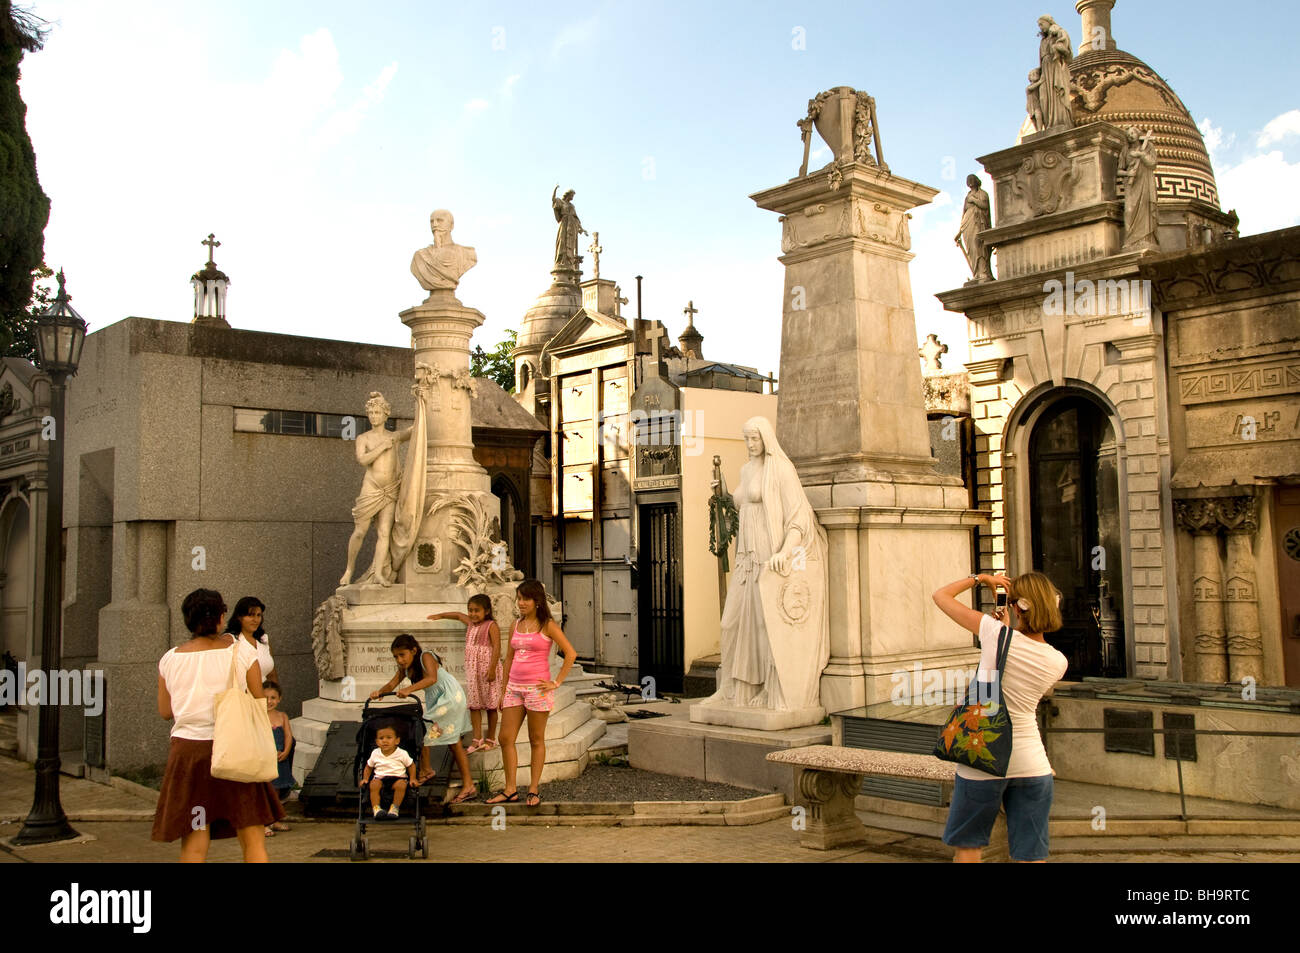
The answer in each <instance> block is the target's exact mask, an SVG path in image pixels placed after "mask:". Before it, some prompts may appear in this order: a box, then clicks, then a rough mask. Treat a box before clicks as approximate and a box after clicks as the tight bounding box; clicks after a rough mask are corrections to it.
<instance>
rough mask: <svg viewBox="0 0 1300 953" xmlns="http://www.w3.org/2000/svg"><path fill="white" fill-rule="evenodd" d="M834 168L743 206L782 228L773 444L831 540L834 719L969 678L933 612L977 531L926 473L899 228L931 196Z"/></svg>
mask: <svg viewBox="0 0 1300 953" xmlns="http://www.w3.org/2000/svg"><path fill="white" fill-rule="evenodd" d="M836 92H837V94H838V95H839V98H838V99H835V100H834V101H836V102H839V101H841V100H843V99H844V96H843V90H842V89H841V90H837V91H836ZM849 92H853V91H849ZM823 118H826V117H825V115H824V114H823ZM832 119H834V117H832ZM844 121H845V119H844V115H843V114H840V116H839V119H838V122H840V123H841V124H842V123H843V122H844ZM831 125H832V127H834V125H835V123H834V121H832V123H831ZM859 125H861V124H859ZM846 128H848V127H844V126H842V125H841V126H839V127H838V129H839V132H841V133H843V132H844V131H845V129H846ZM818 130H819V131H820V132H822V133H823V136H825V135H826V130H824V129H822V126H821V125H819V126H818ZM832 132H834V128H833V129H832ZM832 140H834V142H833V143H832V145H833V147H834V148H836V149H837V150H839V148H840V147H839V146H838V145H836V144H835V143H838V142H839V140H838V139H836V138H835V136H834V135H831V136H830V138H828V139H827V141H828V142H832ZM837 159H838V161H837V162H836V163H834V164H833V165H832V166H830V167H828V169H829V171H827V170H822V171H819V172H813V173H811V174H808V175H803V176H800V177H798V178H795V179H792V180H790V181H789V182H786V183H785V184H783V185H779V186H777V187H775V188H771V189H767V190H765V191H763V192H758V193H755V194H754V195H752V196H750V198H752V199H753V200H754V202H755V203H756V204H757V205H758V206H759V208H764V209H769V210H771V211H773V212H776V213H778V214H779V215H780V216H781V219H780V222H781V227H782V237H781V251H782V253H783V254H782V255H781V257H780V261H781V263H782V264H783V265H784V266H785V297H784V302H783V305H782V322H781V370H780V380H781V401H780V403H779V405H778V408H777V420H776V430H777V438H778V440H779V441H780V443H781V446H782V448H783V449H784V450H785V451H786V453H787V454H788V455H789V457H790V460H791V461H792V462H793V463H794V465H795V468H796V469H797V471H798V473H799V479H800V482H801V483H802V484H803V486H804V489H805V491H806V493H807V495H808V501H809V502H810V503H811V504H812V506H813V509H814V510H815V512H816V513H817V518H818V520H819V521H820V522H821V523H822V525H823V526H824V527H825V528H826V529H827V536H828V544H829V550H828V556H827V575H828V584H829V588H828V594H829V599H830V605H829V612H830V640H831V655H830V660H829V662H828V664H827V666H826V668H825V669H824V670H823V675H822V679H821V701H822V704H823V706H824V707H825V708H826V709H827V710H828V711H830V712H835V711H843V710H846V709H849V708H856V707H859V706H862V705H869V704H873V703H875V702H879V701H883V700H887V699H889V698H890V695H891V688H892V686H893V684H894V681H893V679H892V675H893V673H894V672H895V671H898V670H903V671H911V670H913V669H914V667H915V666H918V665H919V666H921V667H923V668H924V669H948V668H961V669H966V668H969V667H970V665H972V664H973V663H974V660H975V657H976V655H977V653H976V652H975V651H973V650H972V648H971V637H970V633H969V632H963V631H962V630H961V628H960V627H958V626H955V625H953V624H952V622H951V621H949V620H948V619H947V618H946V617H944V616H943V615H942V614H941V613H940V612H939V611H938V609H937V608H936V607H935V606H934V604H933V602H932V601H931V598H930V596H931V594H932V593H933V592H934V591H935V590H936V589H937V588H939V587H940V586H942V585H944V584H945V583H948V582H951V581H952V580H954V579H957V578H960V577H962V576H964V575H967V574H968V573H970V571H971V532H972V530H973V529H974V527H975V526H977V525H979V524H981V523H982V522H984V521H985V520H986V515H985V514H983V513H980V512H978V511H974V510H971V509H970V508H969V494H968V491H967V490H966V488H965V487H964V486H962V485H961V479H960V477H957V476H948V475H945V474H943V473H941V472H939V470H938V469H937V468H936V466H935V460H934V457H933V456H932V455H931V452H930V431H929V424H928V422H927V419H926V411H925V399H924V395H923V389H922V383H921V368H920V365H919V363H918V362H917V359H916V339H917V335H916V319H915V316H914V314H913V310H912V286H911V279H910V278H909V276H908V262H910V261H911V260H912V257H913V256H912V252H911V236H910V233H909V229H908V224H907V218H908V211H909V210H910V209H914V208H916V207H917V206H920V205H924V204H926V203H927V202H929V201H930V200H931V199H932V198H934V196H935V195H936V194H937V190H935V189H932V188H930V187H929V186H926V185H922V184H921V183H919V182H913V181H911V180H910V179H905V178H902V177H901V176H898V175H892V174H890V173H889V172H887V171H885V170H884V169H882V168H881V167H880V166H879V165H877V164H876V163H874V162H870V161H866V158H865V156H864V155H858V156H857V157H856V159H855V156H854V154H852V153H851V154H848V155H844V154H839V155H838V156H837Z"/></svg>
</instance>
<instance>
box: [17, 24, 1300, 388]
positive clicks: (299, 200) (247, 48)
mask: <svg viewBox="0 0 1300 953" xmlns="http://www.w3.org/2000/svg"><path fill="white" fill-rule="evenodd" d="M34 8H35V11H36V12H37V13H38V14H40V15H42V16H44V17H46V18H47V19H50V20H52V21H54V28H53V31H52V33H51V35H50V37H49V40H48V42H47V45H46V48H45V50H43V51H41V52H39V53H35V54H29V55H28V56H27V58H26V59H25V60H24V62H23V83H22V88H23V96H24V99H25V101H26V102H27V105H28V129H29V132H30V133H31V136H32V140H33V143H34V145H35V148H36V154H37V162H38V168H39V172H40V175H41V181H42V185H43V186H44V188H45V190H46V192H47V193H48V194H49V195H50V197H51V200H52V203H53V210H52V214H51V218H50V225H49V227H48V229H47V231H46V257H47V261H48V262H49V263H50V264H51V265H52V266H53V267H55V268H56V269H57V268H58V267H59V266H62V267H64V268H65V269H66V271H67V275H68V288H69V291H70V292H71V293H72V295H73V297H74V304H75V306H76V307H77V308H78V310H79V311H80V312H81V314H82V315H83V316H84V317H86V319H87V320H88V321H89V322H90V323H91V326H92V330H93V329H94V328H96V327H102V326H103V325H105V324H107V323H110V322H112V321H116V320H119V319H121V318H124V317H126V316H128V315H141V316H146V317H154V318H164V319H168V320H177V321H183V320H188V319H189V318H190V316H191V313H192V297H191V291H190V286H189V281H188V279H189V276H190V275H191V274H192V273H193V272H194V271H195V270H196V269H197V268H198V267H199V266H200V265H201V264H202V262H203V261H204V260H205V257H206V249H204V248H202V247H201V246H200V245H199V241H200V240H201V239H202V238H204V237H205V236H206V235H207V234H208V233H209V232H215V233H216V235H217V238H218V239H219V240H220V241H221V242H222V246H221V248H219V249H218V250H217V256H216V259H217V263H218V264H219V265H220V266H221V267H222V269H223V270H225V271H226V272H227V273H228V274H229V275H230V276H231V279H232V285H231V290H230V299H229V315H230V320H231V323H232V324H233V325H235V326H236V327H241V328H249V329H255V330H264V331H277V332H282V333H290V334H308V335H316V336H321V337H330V338H340V339H347V340H356V341H365V342H372V343H380V344H390V345H406V344H409V334H408V333H407V331H406V329H405V327H404V326H403V325H402V324H401V323H400V322H399V321H398V319H397V313H398V312H399V311H401V310H402V309H403V308H406V307H409V306H410V305H412V304H415V303H416V302H418V301H419V300H420V299H421V298H422V297H423V292H421V290H420V289H419V287H418V285H417V284H416V282H415V280H414V279H413V278H412V277H411V276H410V274H409V271H408V266H409V262H410V257H411V253H412V252H413V251H414V250H415V249H416V248H419V247H422V246H423V245H425V244H428V242H429V240H430V238H429V231H428V216H429V212H430V211H431V210H432V209H434V208H437V207H447V208H450V209H451V210H452V211H453V212H454V213H455V215H456V231H455V238H456V240H457V241H458V242H460V243H461V244H466V245H473V246H475V247H476V249H477V252H478V258H479V265H478V266H477V267H476V268H475V269H473V270H472V271H470V272H469V273H468V274H467V275H466V276H465V278H464V279H463V280H462V282H461V286H460V291H459V296H460V298H461V300H462V301H464V302H465V303H466V304H468V305H470V306H473V307H477V308H478V309H479V310H481V311H483V312H484V313H485V314H486V315H487V323H486V324H485V326H484V328H483V329H481V330H480V332H479V335H478V337H477V338H476V341H477V342H478V343H483V344H484V345H491V344H492V343H494V342H495V341H497V340H498V339H499V338H500V337H501V336H502V335H503V334H504V332H505V329H506V328H508V327H513V326H517V325H518V322H519V319H520V318H521V316H522V314H523V312H524V311H525V310H526V309H527V308H528V306H529V305H530V304H531V303H532V301H533V300H534V299H535V298H536V296H537V295H538V294H539V293H540V292H541V291H542V290H544V289H545V288H546V287H547V285H548V283H549V275H548V271H549V267H550V259H551V254H552V249H553V243H554V230H555V225H554V221H553V219H552V218H551V213H550V206H549V197H550V194H551V189H552V187H553V186H554V185H556V184H557V183H558V184H559V185H560V188H561V191H563V190H564V189H566V188H573V189H575V190H576V191H577V195H576V198H575V204H576V206H577V209H578V212H579V215H580V216H581V218H582V221H583V224H584V226H585V227H586V228H587V229H588V230H589V231H596V230H599V231H600V239H601V244H602V245H603V247H604V249H605V251H604V254H603V255H602V256H601V274H602V277H609V278H613V279H615V280H617V281H619V282H620V283H621V284H622V286H623V290H624V294H625V295H627V296H628V297H629V298H632V299H633V304H632V305H630V306H629V308H628V311H629V312H630V311H631V309H633V308H634V307H635V291H634V286H635V280H634V277H633V276H635V275H637V274H642V275H644V276H645V309H646V316H647V317H654V318H659V319H661V320H663V321H665V323H667V324H668V326H669V328H670V329H671V330H672V331H673V333H674V335H676V334H677V333H678V332H679V331H680V330H681V328H682V327H683V326H684V324H685V319H684V317H683V315H682V308H683V307H685V305H686V302H687V300H688V299H693V300H694V302H695V305H696V307H697V308H699V312H700V313H699V315H698V316H697V319H696V320H697V325H698V327H699V328H700V330H701V331H702V332H703V334H704V335H705V342H704V349H705V353H706V354H707V355H708V356H710V357H714V358H718V359H723V360H730V361H736V362H739V363H745V364H750V365H755V366H758V367H759V368H761V369H763V370H765V371H775V370H776V368H777V364H778V360H779V342H780V314H781V288H782V274H781V266H780V263H779V262H778V261H777V260H776V256H777V255H778V254H779V240H780V227H779V225H778V223H777V220H776V216H775V215H774V214H772V213H771V212H765V211H761V210H759V209H757V208H756V207H755V206H754V204H753V202H751V201H750V200H749V198H748V195H749V194H750V193H753V192H755V191H758V190H760V189H764V188H768V187H771V186H773V185H777V184H779V183H781V182H783V181H785V180H786V179H788V178H790V177H791V176H793V175H794V174H795V173H796V172H797V171H798V166H799V161H800V158H801V145H800V139H799V132H798V129H797V128H796V126H795V121H796V120H797V119H799V118H800V117H801V116H802V115H803V114H804V111H805V108H806V104H807V101H808V99H809V98H811V97H812V96H814V95H815V94H816V93H817V92H819V91H820V90H823V89H826V88H829V87H831V86H836V85H850V86H855V87H857V88H860V89H865V90H867V91H868V92H870V93H871V94H872V95H873V96H875V97H876V100H877V104H878V113H879V120H880V132H881V138H882V142H883V146H884V153H885V158H886V161H887V162H888V163H889V164H890V166H891V168H892V169H893V171H894V173H895V174H897V175H902V176H905V177H907V178H911V179H915V180H918V181H920V182H923V183H926V184H928V185H931V186H934V187H936V188H940V189H943V190H944V191H943V193H942V194H941V195H940V196H939V197H938V198H937V199H936V201H935V203H934V204H933V205H932V206H930V207H928V208H926V209H922V210H919V212H918V214H917V215H916V219H915V221H914V222H913V228H912V234H913V243H914V244H913V251H914V252H915V253H916V255H917V258H916V260H914V261H913V262H912V282H913V291H914V296H915V299H916V306H917V324H918V335H919V336H920V337H922V338H923V337H924V335H925V334H926V333H927V332H929V331H939V332H940V336H941V337H942V338H943V339H945V340H949V341H953V342H954V343H956V342H957V340H958V339H960V338H963V337H964V334H963V324H962V322H961V319H960V318H956V317H954V316H950V315H947V314H946V313H944V312H943V311H942V309H941V308H940V306H939V305H938V303H937V301H935V300H934V298H933V294H934V293H935V292H936V291H941V290H945V289H947V288H950V287H954V286H956V285H959V284H960V283H961V282H962V281H963V280H964V279H965V278H966V277H967V276H968V273H967V272H966V270H965V264H964V261H963V260H962V258H961V255H960V253H959V252H958V250H957V249H956V247H955V246H954V245H953V243H952V236H953V234H955V232H956V225H957V220H958V218H959V210H960V198H961V195H962V194H963V193H964V187H963V186H962V184H961V183H962V181H963V180H964V178H965V176H966V175H967V174H968V173H969V172H972V171H974V172H979V171H980V169H979V167H978V165H977V163H975V161H974V160H975V157H976V156H979V155H983V154H985V153H988V152H992V151H994V150H996V149H1000V148H1004V147H1006V146H1008V145H1011V144H1012V143H1013V142H1014V140H1015V137H1016V132H1017V130H1018V129H1019V127H1020V124H1021V121H1022V119H1023V107H1024V85H1025V75H1026V73H1027V72H1028V70H1029V69H1030V68H1032V67H1033V66H1035V65H1037V63H1036V61H1037V38H1036V27H1035V20H1036V18H1037V17H1038V16H1039V15H1040V14H1042V13H1050V14H1052V15H1053V16H1055V17H1056V19H1057V20H1058V21H1059V22H1060V23H1061V24H1062V25H1064V26H1065V27H1066V29H1067V30H1068V31H1069V33H1070V35H1071V38H1072V39H1073V40H1074V42H1075V44H1076V46H1077V44H1078V42H1079V40H1080V37H1079V32H1080V24H1079V17H1078V15H1077V14H1076V13H1075V11H1074V4H1073V3H1072V2H1070V0H1036V2H1033V3H1028V2H1021V0H998V2H996V3H986V4H983V5H981V6H979V7H978V8H972V7H971V6H970V5H969V4H967V3H963V2H946V0H945V2H929V3H926V2H916V3H910V4H900V3H894V2H888V3H887V2H884V0H865V2H852V3H850V2H835V3H829V2H821V3H798V4H791V3H774V2H767V3H752V2H751V3H714V4H704V3H677V2H672V3H622V2H612V0H611V2H605V3H589V4H582V3H570V4H563V3H553V4H547V5H545V6H544V7H543V6H541V5H536V4H530V3H528V4H526V3H477V4H446V3H436V4H435V3H389V4H385V5H382V6H377V7H374V8H372V9H369V10H363V9H362V8H361V7H359V6H358V5H357V4H355V3H349V4H343V3H322V2H310V3H309V2H297V0H294V2H273V3H267V2H263V3H252V2H234V0H223V2H221V3H220V4H213V3H194V2H167V3H160V2H147V0H136V2H131V3H128V4H108V3H104V2H92V0H67V2H56V0H34ZM123 11H126V13H125V15H124V13H123ZM1113 30H1114V34H1115V37H1116V39H1117V41H1118V43H1119V45H1120V47H1121V48H1122V49H1125V50H1128V51H1129V52H1132V53H1134V54H1136V55H1137V56H1139V57H1141V58H1142V59H1144V60H1145V61H1146V62H1147V63H1148V64H1149V65H1151V66H1152V67H1153V68H1155V69H1156V71H1157V72H1159V73H1160V74H1161V75H1162V76H1163V77H1164V78H1165V79H1166V80H1167V81H1168V82H1169V83H1170V84H1171V85H1172V86H1173V88H1174V89H1175V91H1176V92H1177V93H1178V94H1179V95H1180V97H1181V98H1182V100H1183V102H1184V103H1185V104H1186V105H1187V107H1188V109H1189V110H1190V111H1191V113H1192V115H1193V117H1194V118H1195V119H1196V120H1197V121H1198V122H1199V123H1202V128H1203V130H1205V131H1206V132H1207V140H1208V141H1209V143H1210V145H1211V147H1212V152H1213V157H1214V160H1215V167H1216V173H1217V175H1218V181H1219V187H1220V192H1221V199H1222V202H1223V205H1224V207H1225V208H1229V207H1235V208H1237V209H1238V211H1239V213H1240V214H1241V216H1242V230H1243V232H1244V233H1253V232H1259V231H1265V230H1269V229H1273V228H1281V227H1285V226H1287V225H1294V224H1300V92H1297V91H1298V90H1300V68H1298V67H1297V65H1296V61H1297V57H1296V54H1295V52H1294V49H1293V47H1294V42H1295V37H1296V36H1298V35H1300V5H1294V4H1289V3H1288V4H1278V3H1275V2H1263V0H1239V2H1236V3H1234V4H1232V5H1231V7H1230V8H1227V7H1225V6H1224V5H1223V4H1217V3H1216V4H1211V3H1209V2H1202V0H1119V3H1118V4H1117V5H1116V8H1115V11H1114V14H1113ZM800 39H802V47H803V48H802V49H800V48H798V47H799V46H800V45H801V44H800V42H798V41H799V40H800ZM815 145H821V143H820V141H819V140H817V141H815ZM828 158H829V157H828V156H821V157H815V159H814V167H815V166H816V165H820V164H822V163H824V162H825V161H827V159H828ZM588 241H589V239H585V238H584V239H583V247H584V248H585V246H586V244H587V242H588ZM590 266H591V259H590V256H588V258H587V262H586V267H587V269H588V272H589V271H590ZM963 355H964V347H963V346H960V345H959V346H955V347H954V348H953V356H954V357H956V358H957V359H958V360H960V359H961V358H962V356H963Z"/></svg>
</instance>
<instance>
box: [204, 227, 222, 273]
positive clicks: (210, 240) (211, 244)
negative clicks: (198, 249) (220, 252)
mask: <svg viewBox="0 0 1300 953" xmlns="http://www.w3.org/2000/svg"><path fill="white" fill-rule="evenodd" d="M199 244H200V245H207V246H208V264H209V265H213V264H216V262H214V261H213V260H212V253H213V252H214V251H216V250H217V249H218V248H220V247H221V242H219V241H216V236H215V235H214V234H213V233H212V232H208V237H207V240H206V241H201V242H199Z"/></svg>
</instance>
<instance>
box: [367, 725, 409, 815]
mask: <svg viewBox="0 0 1300 953" xmlns="http://www.w3.org/2000/svg"><path fill="white" fill-rule="evenodd" d="M397 740H398V739H397V729H396V728H394V727H393V726H392V725H384V726H383V727H381V728H379V729H378V730H377V731H376V732H375V749H374V750H373V751H372V752H370V758H369V760H367V761H366V768H365V771H364V772H363V773H362V775H361V787H362V788H365V787H367V786H368V787H369V788H370V806H371V808H372V809H373V810H374V816H375V817H376V818H378V817H379V816H380V814H381V813H382V812H383V809H382V808H381V807H380V797H381V795H382V794H383V791H384V788H385V787H391V788H392V792H393V800H392V804H391V806H390V807H389V808H388V816H389V817H397V816H398V809H399V808H400V807H401V806H402V799H403V798H404V797H405V796H406V789H407V786H408V785H409V786H410V787H416V786H417V785H418V784H419V782H418V781H417V780H416V779H415V760H414V759H413V758H412V757H411V756H410V755H409V754H407V753H406V752H405V751H403V750H402V749H401V747H400V746H399V745H398V743H397Z"/></svg>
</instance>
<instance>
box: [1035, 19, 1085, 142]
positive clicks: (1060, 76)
mask: <svg viewBox="0 0 1300 953" xmlns="http://www.w3.org/2000/svg"><path fill="white" fill-rule="evenodd" d="M1038 36H1039V41H1038V70H1037V73H1038V75H1037V76H1035V75H1034V74H1033V73H1030V74H1029V78H1030V83H1029V90H1028V96H1029V99H1030V103H1031V105H1030V109H1029V113H1030V115H1031V116H1032V117H1033V119H1034V125H1035V126H1037V129H1036V130H1035V131H1037V132H1060V131H1061V130H1063V129H1073V128H1074V118H1073V117H1072V116H1071V115H1070V60H1072V59H1073V58H1074V53H1073V50H1072V48H1071V46H1070V35H1069V34H1068V33H1066V32H1065V28H1064V27H1062V26H1061V25H1060V24H1059V23H1057V22H1056V21H1055V20H1053V19H1052V18H1051V17H1049V16H1041V17H1039V18H1038ZM1035 104H1036V107H1037V108H1034V106H1035Z"/></svg>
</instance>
